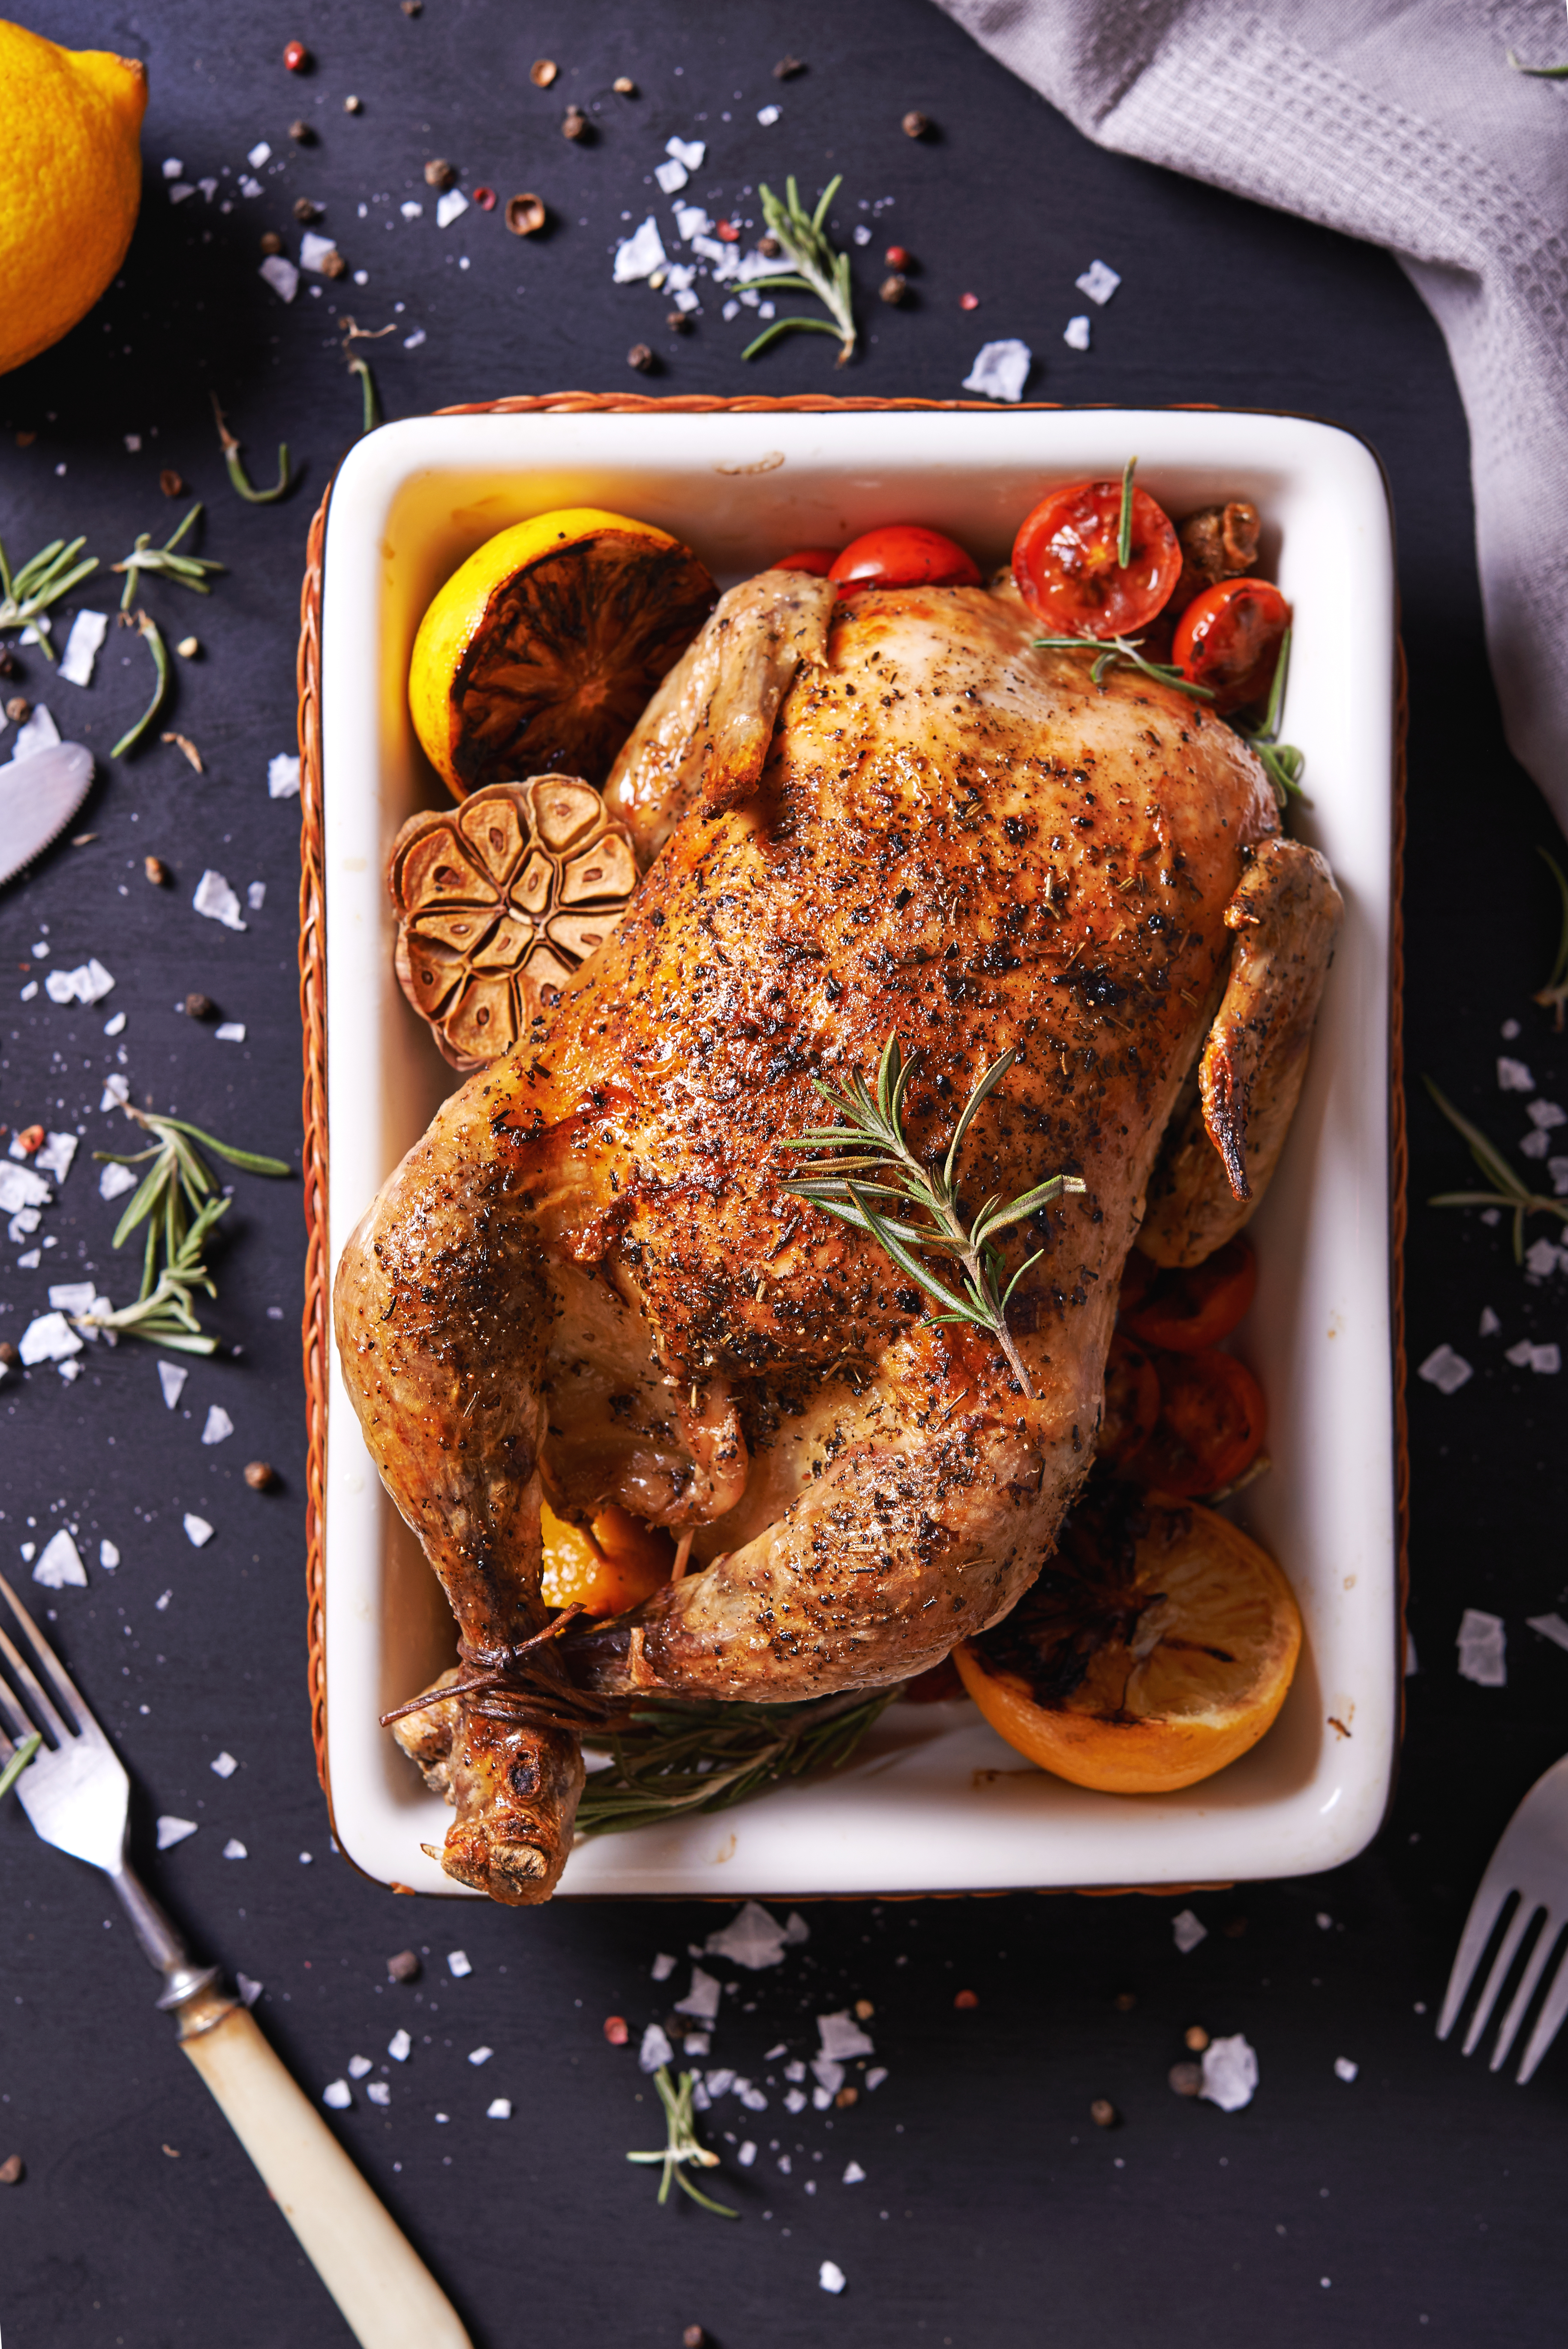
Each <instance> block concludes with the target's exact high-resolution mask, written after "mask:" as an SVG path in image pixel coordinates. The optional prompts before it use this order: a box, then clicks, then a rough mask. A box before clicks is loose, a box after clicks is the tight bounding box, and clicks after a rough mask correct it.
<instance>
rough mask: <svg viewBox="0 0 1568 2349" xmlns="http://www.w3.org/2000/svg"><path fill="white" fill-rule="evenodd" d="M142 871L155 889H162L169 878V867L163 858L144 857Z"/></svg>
mask: <svg viewBox="0 0 1568 2349" xmlns="http://www.w3.org/2000/svg"><path fill="white" fill-rule="evenodd" d="M141 869H142V871H143V872H144V873H145V874H146V875H147V877H148V879H149V880H150V882H151V884H152V885H153V887H154V888H155V889H161V888H162V887H163V885H164V883H165V882H166V881H167V880H168V878H169V867H168V865H167V864H165V863H164V862H163V859H162V857H161V856H144V857H143V858H142V860H141Z"/></svg>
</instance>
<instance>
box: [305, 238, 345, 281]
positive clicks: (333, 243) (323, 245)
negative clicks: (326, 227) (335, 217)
mask: <svg viewBox="0 0 1568 2349" xmlns="http://www.w3.org/2000/svg"><path fill="white" fill-rule="evenodd" d="M336 254H337V239H336V238H335V237H332V236H321V235H318V234H317V233H316V231H315V229H313V228H307V229H306V231H305V233H304V235H303V236H302V237H301V239H300V241H299V265H300V267H301V268H302V269H308V270H309V271H310V272H311V274H312V275H313V276H315V277H325V276H326V275H327V274H328V273H329V272H330V270H331V267H332V264H333V262H334V260H335V257H336Z"/></svg>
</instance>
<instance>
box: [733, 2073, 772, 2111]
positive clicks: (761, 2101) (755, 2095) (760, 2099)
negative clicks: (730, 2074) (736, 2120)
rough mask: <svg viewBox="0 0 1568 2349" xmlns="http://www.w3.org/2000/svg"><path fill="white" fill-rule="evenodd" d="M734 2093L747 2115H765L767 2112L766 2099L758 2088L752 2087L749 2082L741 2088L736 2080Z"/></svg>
mask: <svg viewBox="0 0 1568 2349" xmlns="http://www.w3.org/2000/svg"><path fill="white" fill-rule="evenodd" d="M735 2093H736V2095H738V2097H739V2098H740V2101H741V2103H742V2104H743V2105H744V2106H746V2109H747V2111H748V2113H765V2112H766V2111H767V2110H768V2099H767V2097H766V2096H765V2095H763V2093H762V2091H761V2089H760V2088H754V2087H752V2085H750V2083H749V2081H748V2083H747V2085H746V2086H745V2087H744V2088H743V2087H742V2086H741V2085H740V2083H739V2081H737V2082H736V2084H735Z"/></svg>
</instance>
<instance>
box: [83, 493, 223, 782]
mask: <svg viewBox="0 0 1568 2349" xmlns="http://www.w3.org/2000/svg"><path fill="white" fill-rule="evenodd" d="M200 513H201V499H200V498H198V499H197V501H196V502H195V504H194V505H193V506H192V507H191V511H190V512H189V513H188V514H187V515H186V517H185V519H184V521H183V522H182V523H181V524H180V527H179V529H178V530H176V531H174V532H173V533H171V535H170V537H168V538H166V539H165V540H164V542H163V544H162V545H161V546H154V545H153V543H152V533H151V532H150V531H145V530H144V531H142V532H141V533H139V536H138V538H137V542H136V544H135V545H134V546H133V547H132V548H131V550H130V553H129V554H128V555H127V556H126V558H125V561H124V562H123V563H114V564H110V565H109V568H110V570H111V571H115V572H123V573H124V574H125V590H124V593H123V594H122V595H121V596H120V599H119V608H120V610H121V611H122V612H129V609H130V607H131V605H132V604H133V603H134V602H135V600H136V597H137V594H138V591H139V588H140V585H141V574H142V573H143V572H144V571H150V572H152V573H155V574H162V576H163V577H164V578H166V579H172V580H175V581H176V582H177V583H178V584H179V585H181V587H189V588H190V590H191V594H192V595H211V593H212V590H211V587H209V586H208V585H207V574H208V573H209V572H210V571H222V570H223V569H225V568H226V565H224V564H222V563H212V562H210V561H209V560H208V558H207V557H206V556H205V555H201V554H176V553H175V551H174V550H175V548H176V547H177V546H178V545H179V543H180V542H181V539H182V538H183V537H184V535H185V533H186V532H187V531H188V530H189V529H190V528H191V524H192V523H194V522H195V521H196V519H197V517H198V516H199V515H200ZM111 755H112V753H111Z"/></svg>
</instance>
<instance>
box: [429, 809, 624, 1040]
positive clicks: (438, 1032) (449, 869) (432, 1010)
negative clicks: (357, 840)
mask: <svg viewBox="0 0 1568 2349" xmlns="http://www.w3.org/2000/svg"><path fill="white" fill-rule="evenodd" d="M636 885H637V865H636V859H635V858H634V855H633V854H632V842H631V835H630V834H629V833H628V832H627V831H626V828H625V826H624V824H623V823H617V821H616V820H615V818H614V816H611V815H608V814H606V812H605V810H604V802H603V800H602V799H601V798H600V796H599V794H598V792H596V791H593V790H592V789H591V788H590V786H589V785H588V784H587V783H585V782H583V781H582V779H581V778H580V777H579V776H576V775H539V776H536V777H534V779H533V780H532V781H530V782H526V783H490V784H488V785H487V786H486V787H485V789H484V790H483V791H480V792H471V793H470V794H469V798H468V799H466V800H465V801H464V802H463V804H462V806H461V808H460V809H459V810H457V811H456V812H454V813H450V814H443V813H439V812H431V813H428V814H425V815H416V816H410V817H409V819H408V821H407V823H406V824H405V825H404V826H403V829H402V831H401V832H400V833H398V834H397V839H396V840H395V841H394V842H393V843H392V857H391V862H390V863H389V864H388V866H387V887H388V888H389V890H390V891H391V893H392V903H393V906H394V908H395V909H396V912H397V949H396V953H395V956H394V965H395V968H396V969H397V979H398V984H399V985H400V986H401V988H402V989H403V992H404V994H405V995H406V996H407V999H408V1000H409V1002H410V1003H411V1004H412V1005H413V1007H414V1009H415V1010H416V1011H417V1012H418V1014H419V1016H420V1018H421V1019H428V1021H429V1023H430V1026H431V1028H432V1029H433V1030H435V1036H436V1041H437V1043H438V1045H439V1046H440V1048H441V1050H442V1052H443V1053H444V1054H445V1055H446V1057H447V1059H448V1060H449V1061H450V1062H451V1064H452V1066H453V1067H454V1068H455V1069H482V1068H484V1067H485V1066H486V1065H487V1064H488V1063H489V1062H490V1061H499V1060H500V1057H501V1055H502V1054H503V1053H505V1052H510V1051H511V1048H512V1046H513V1045H514V1044H515V1043H517V1042H518V1041H519V1040H520V1039H521V1038H522V1037H524V1036H526V1035H527V1033H528V1030H529V1027H530V1024H531V1022H532V1020H533V1019H536V1018H537V1017H538V1015H539V1014H540V1013H541V1012H542V1011H544V1010H547V1009H550V1007H551V1006H552V1004H553V1003H554V1002H555V1000H556V999H557V998H558V996H559V994H560V991H561V989H562V988H563V987H565V986H566V985H567V983H568V981H569V980H570V979H571V978H572V976H573V973H574V972H575V971H576V970H577V969H578V968H580V966H581V965H582V964H583V963H584V962H586V961H587V959H588V957H589V956H590V955H591V954H593V953H594V952H595V950H596V949H597V948H598V947H602V946H603V943H604V941H605V939H606V938H607V937H608V936H609V935H610V933H611V931H612V930H613V929H614V926H615V925H616V923H617V922H618V921H619V920H620V918H621V916H622V915H623V914H624V912H625V910H626V903H627V900H628V899H629V897H630V896H631V894H632V892H633V890H634V888H635V887H636Z"/></svg>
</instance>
